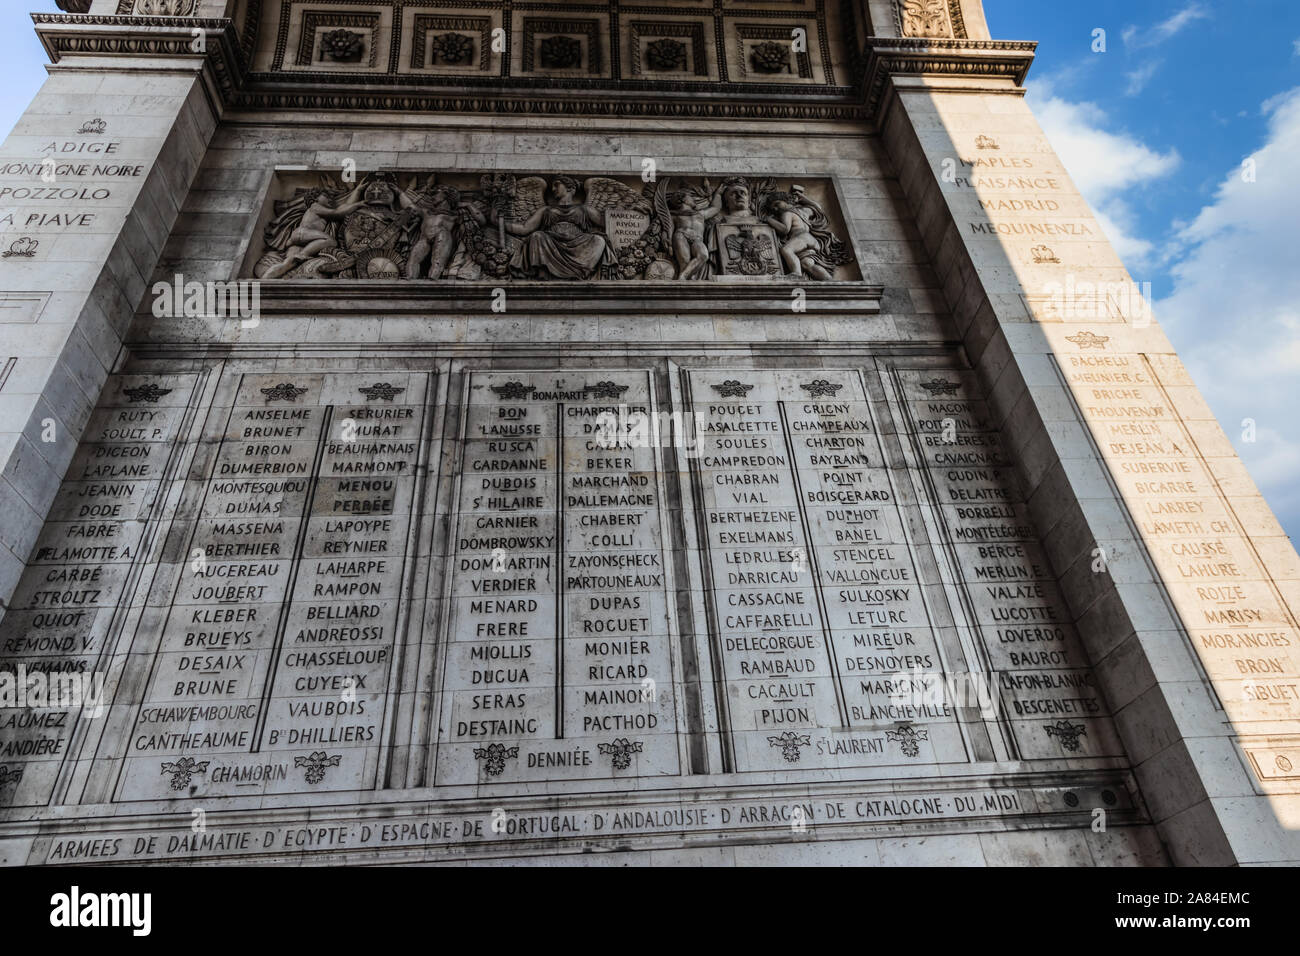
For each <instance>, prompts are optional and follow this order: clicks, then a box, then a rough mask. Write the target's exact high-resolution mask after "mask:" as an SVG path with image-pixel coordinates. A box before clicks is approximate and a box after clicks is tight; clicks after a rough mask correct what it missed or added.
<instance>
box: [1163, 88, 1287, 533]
mask: <svg viewBox="0 0 1300 956" xmlns="http://www.w3.org/2000/svg"><path fill="white" fill-rule="evenodd" d="M1265 111H1266V112H1267V113H1268V115H1269V133H1268V139H1267V141H1266V143H1265V144H1264V145H1263V146H1262V147H1261V148H1260V149H1259V150H1257V151H1256V152H1255V153H1253V154H1252V155H1251V156H1250V157H1249V158H1250V159H1252V160H1254V163H1255V181H1254V182H1248V181H1246V179H1244V178H1243V176H1242V170H1241V169H1234V170H1232V171H1231V172H1230V173H1229V174H1228V176H1227V178H1226V179H1225V180H1224V181H1223V182H1222V183H1221V184H1220V186H1219V188H1218V190H1217V192H1216V194H1215V197H1214V201H1213V202H1212V203H1211V204H1210V205H1208V206H1206V207H1205V208H1204V209H1202V210H1201V212H1200V214H1199V215H1198V216H1197V217H1196V218H1195V219H1194V220H1193V221H1192V222H1190V223H1187V224H1184V225H1183V227H1182V228H1181V229H1180V230H1179V232H1178V234H1177V237H1176V238H1177V241H1178V243H1179V244H1180V246H1181V250H1182V251H1181V253H1180V255H1179V259H1178V261H1177V262H1176V263H1175V264H1174V265H1173V266H1172V268H1171V269H1170V274H1171V276H1172V278H1173V280H1174V288H1173V291H1172V292H1171V294H1170V295H1169V296H1168V297H1167V298H1165V299H1164V300H1162V301H1160V302H1158V303H1157V304H1156V315H1157V316H1158V317H1159V319H1160V321H1161V323H1162V325H1164V326H1165V328H1166V330H1167V331H1168V332H1169V335H1170V338H1171V339H1172V340H1173V342H1174V344H1175V346H1176V347H1177V348H1178V350H1179V353H1180V354H1181V356H1182V358H1183V361H1184V363H1185V364H1186V365H1187V367H1188V369H1189V370H1190V371H1191V373H1192V376H1193V378H1194V379H1195V380H1196V383H1197V385H1198V386H1199V387H1200V389H1201V391H1202V393H1203V394H1204V395H1205V398H1206V400H1207V401H1208V402H1209V403H1210V407H1211V408H1212V409H1213V410H1214V413H1215V415H1216V416H1217V417H1218V419H1219V421H1220V422H1221V423H1222V424H1223V426H1224V430H1225V431H1226V432H1227V434H1228V437H1229V438H1230V439H1231V440H1232V441H1233V444H1234V445H1235V446H1236V448H1237V452H1238V454H1240V455H1241V457H1242V459H1243V460H1244V461H1245V462H1246V465H1247V467H1248V468H1249V470H1250V473H1251V475H1252V476H1253V477H1254V478H1255V481H1256V482H1257V483H1258V485H1259V486H1260V490H1261V491H1263V493H1264V495H1265V497H1266V498H1267V499H1268V500H1269V504H1270V505H1271V506H1272V507H1273V510H1274V512H1275V513H1276V514H1277V515H1278V517H1279V519H1280V520H1281V521H1282V523H1283V525H1284V526H1285V527H1288V528H1290V529H1292V530H1293V531H1295V530H1297V529H1300V480H1297V476H1300V415H1297V413H1296V406H1297V400H1300V270H1297V269H1296V252H1295V243H1296V235H1297V232H1296V223H1297V222H1300V190H1297V189H1296V188H1295V182H1294V170H1295V161H1294V157H1295V155H1296V153H1297V151H1300V87H1297V88H1296V89H1293V90H1291V91H1289V92H1288V93H1284V94H1282V95H1280V96H1277V97H1273V98H1272V99H1270V100H1269V101H1268V102H1267V103H1266V104H1265ZM1245 419H1252V420H1253V421H1254V422H1255V426H1256V440H1255V441H1254V442H1253V443H1251V442H1246V441H1244V440H1243V436H1242V430H1243V429H1242V424H1241V423H1242V422H1243V421H1244V420H1245Z"/></svg>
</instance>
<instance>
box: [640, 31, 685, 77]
mask: <svg viewBox="0 0 1300 956" xmlns="http://www.w3.org/2000/svg"><path fill="white" fill-rule="evenodd" d="M645 60H646V64H647V65H648V66H649V67H650V69H652V70H684V69H686V44H685V43H682V42H681V41H680V40H674V39H672V38H671V37H661V38H660V39H658V40H652V41H651V42H650V43H647V44H646V48H645Z"/></svg>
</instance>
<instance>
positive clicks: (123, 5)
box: [59, 0, 199, 17]
mask: <svg viewBox="0 0 1300 956" xmlns="http://www.w3.org/2000/svg"><path fill="white" fill-rule="evenodd" d="M65 2H66V5H65ZM65 2H60V3H59V7H60V9H63V10H67V9H70V8H71V7H72V6H73V5H74V4H75V3H77V2H78V0H71V2H67V0H65ZM198 5H199V0H121V2H120V3H118V5H117V12H118V13H122V14H127V13H133V14H135V15H136V16H137V17H191V16H193V15H194V11H195V10H196V9H197V8H198ZM85 6H86V7H87V8H89V6H90V0H86V2H85ZM81 12H82V13H85V10H82V11H81Z"/></svg>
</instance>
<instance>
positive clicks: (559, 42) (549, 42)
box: [537, 36, 582, 70]
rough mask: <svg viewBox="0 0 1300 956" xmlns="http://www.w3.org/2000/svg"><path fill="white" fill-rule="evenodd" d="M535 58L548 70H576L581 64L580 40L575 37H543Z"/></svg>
mask: <svg viewBox="0 0 1300 956" xmlns="http://www.w3.org/2000/svg"><path fill="white" fill-rule="evenodd" d="M537 58H538V60H540V61H541V64H542V66H543V67H545V68H546V69H548V70H576V69H577V68H578V67H580V66H582V41H581V40H579V39H578V38H577V37H566V36H553V37H543V38H542V41H541V42H540V43H539V44H538V46H537Z"/></svg>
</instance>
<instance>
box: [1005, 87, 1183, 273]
mask: <svg viewBox="0 0 1300 956" xmlns="http://www.w3.org/2000/svg"><path fill="white" fill-rule="evenodd" d="M1029 95H1030V98H1031V100H1032V102H1033V106H1034V114H1035V115H1036V116H1037V118H1038V122H1039V125H1041V126H1042V127H1043V132H1045V133H1046V134H1047V138H1048V140H1049V141H1050V142H1051V144H1052V146H1053V147H1054V148H1055V149H1056V152H1057V155H1059V156H1060V157H1061V161H1062V162H1063V163H1064V164H1065V169H1066V171H1067V172H1068V173H1069V174H1070V178H1071V179H1073V180H1074V184H1075V185H1076V186H1078V187H1079V191H1080V192H1081V193H1083V196H1084V198H1085V199H1087V200H1088V203H1089V205H1091V206H1092V207H1093V211H1094V212H1095V213H1096V216H1097V221H1098V222H1099V223H1100V224H1101V228H1102V231H1103V232H1105V234H1106V236H1107V238H1109V239H1110V241H1111V244H1112V245H1114V246H1115V250H1116V252H1118V253H1119V255H1120V258H1122V259H1123V260H1124V261H1125V262H1126V263H1128V264H1129V266H1130V267H1134V266H1137V267H1141V266H1144V265H1148V264H1150V261H1151V258H1152V256H1153V254H1154V252H1155V246H1154V244H1152V243H1151V242H1148V241H1147V240H1145V239H1142V238H1140V237H1138V236H1137V235H1136V234H1135V232H1134V230H1135V227H1136V219H1137V217H1136V216H1135V215H1134V214H1133V212H1132V209H1131V207H1130V206H1129V204H1128V202H1126V201H1125V199H1124V198H1123V194H1124V193H1125V192H1127V191H1128V190H1130V189H1133V188H1135V187H1139V186H1143V185H1145V184H1147V183H1150V182H1153V181H1155V180H1158V179H1161V178H1163V177H1165V176H1168V175H1169V174H1171V173H1172V172H1173V171H1174V170H1175V169H1177V168H1178V165H1179V163H1180V162H1181V161H1182V160H1181V157H1179V155H1178V152H1177V150H1170V151H1169V152H1167V153H1161V152H1158V151H1156V150H1153V149H1151V148H1150V147H1149V146H1147V145H1145V144H1144V143H1141V142H1139V141H1138V140H1137V139H1134V138H1133V137H1132V136H1129V135H1127V134H1125V133H1113V132H1110V131H1109V130H1107V129H1105V128H1104V127H1105V126H1106V124H1107V123H1108V117H1107V115H1106V113H1105V111H1103V110H1102V109H1100V108H1099V107H1098V106H1097V105H1096V104H1093V103H1075V102H1070V101H1068V100H1065V99H1062V98H1060V97H1058V96H1055V95H1053V93H1052V87H1051V84H1050V83H1048V82H1045V81H1040V82H1039V83H1037V84H1030V90H1029Z"/></svg>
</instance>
